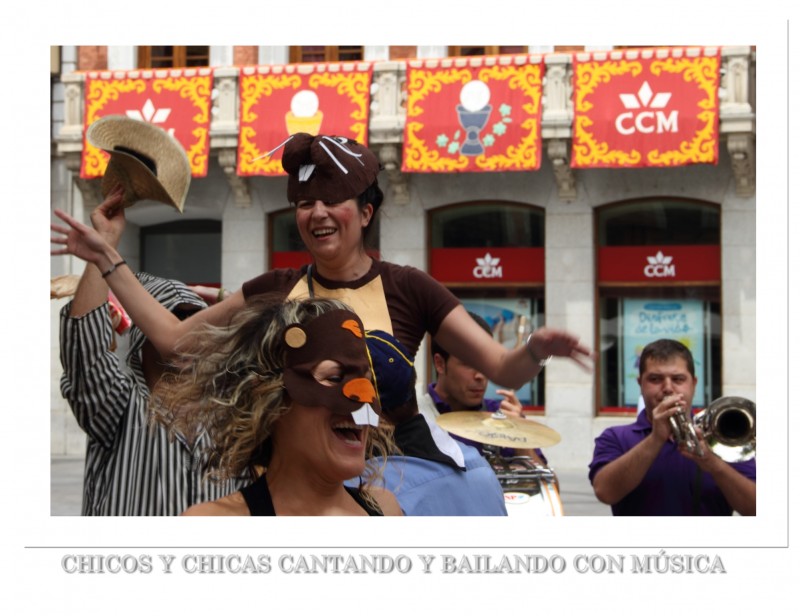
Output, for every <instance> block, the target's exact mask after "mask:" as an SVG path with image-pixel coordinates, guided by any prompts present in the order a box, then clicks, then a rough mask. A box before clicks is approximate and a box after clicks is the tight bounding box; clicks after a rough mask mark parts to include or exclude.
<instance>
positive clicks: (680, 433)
mask: <svg viewBox="0 0 800 616" xmlns="http://www.w3.org/2000/svg"><path fill="white" fill-rule="evenodd" d="M669 423H670V426H671V427H672V435H673V437H674V438H675V442H676V443H678V444H681V443H686V447H687V448H688V449H689V451H693V452H696V453H698V454H699V455H702V449H700V439H698V438H697V433H696V432H695V430H694V427H695V426H696V427H698V428H700V432H701V433H702V435H703V438H704V439H705V440H706V443H708V447H709V449H711V451H713V452H714V453H715V454H716V455H718V456H719V457H720V458H722V459H723V460H725V461H726V462H745V461H746V460H750V459H751V458H753V457H754V456H755V455H756V405H755V402H753V401H752V400H748V399H747V398H740V397H737V396H723V397H722V398H717V399H716V400H714V401H713V402H711V404H709V405H708V408H706V409H703V410H702V411H700V412H699V413H698V414H697V415H695V416H694V418H693V420H692V421H691V422H690V421H689V420H687V419H686V416H685V414H684V413H678V414H677V415H673V416H672V417H670V418H669Z"/></svg>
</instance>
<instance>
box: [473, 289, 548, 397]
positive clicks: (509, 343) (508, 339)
mask: <svg viewBox="0 0 800 616" xmlns="http://www.w3.org/2000/svg"><path fill="white" fill-rule="evenodd" d="M461 303H462V304H463V305H464V308H466V309H467V310H468V311H469V312H474V313H475V314H477V315H478V316H479V317H483V319H484V320H486V322H487V323H488V324H489V327H491V328H492V335H493V337H494V339H495V340H497V341H498V342H499V343H500V344H502V345H504V346H505V347H507V348H509V349H514V348H517V347H519V346H522V345H523V344H524V343H525V340H527V338H528V334H530V333H531V329H532V328H536V327H538V324H537V323H536V322H534V323H531V319H532V318H534V319H535V315H531V300H530V299H526V298H520V299H462V300H461ZM497 389H498V388H497V385H495V384H494V383H492V382H490V383H489V386H488V387H487V388H486V397H487V398H499V397H500V396H498V395H497V394H496V393H495V392H496V391H497ZM501 389H502V388H501ZM516 393H517V398H519V401H520V402H522V404H524V405H529V404H531V385H530V384H526V385H524V386H523V387H522V388H521V389H519V390H517V392H516Z"/></svg>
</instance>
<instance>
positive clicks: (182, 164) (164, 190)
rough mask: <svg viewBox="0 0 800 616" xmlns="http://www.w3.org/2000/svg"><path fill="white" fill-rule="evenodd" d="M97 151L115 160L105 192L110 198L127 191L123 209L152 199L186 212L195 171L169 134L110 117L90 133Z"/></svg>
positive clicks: (103, 187) (108, 171) (105, 179)
mask: <svg viewBox="0 0 800 616" xmlns="http://www.w3.org/2000/svg"><path fill="white" fill-rule="evenodd" d="M86 139H87V140H88V141H89V143H91V144H92V145H93V146H94V147H96V148H99V149H101V150H104V151H106V152H108V154H109V155H110V156H111V158H110V159H109V161H108V167H107V168H106V172H105V174H104V175H103V180H102V183H101V190H102V192H103V196H107V195H108V194H109V193H110V192H111V191H112V190H113V189H114V187H115V186H117V185H121V186H123V187H124V190H125V196H124V198H123V202H122V203H123V207H129V206H131V205H133V204H134V203H136V202H137V201H140V200H143V199H150V200H153V201H158V202H160V203H166V204H167V205H171V206H172V207H174V208H175V209H177V210H178V211H179V212H183V204H184V201H185V200H186V195H187V193H188V192H189V182H190V181H191V177H192V170H191V167H190V166H189V160H188V158H187V157H186V151H185V150H184V149H183V146H182V145H181V144H180V143H179V142H178V141H177V140H176V139H175V138H174V137H172V136H171V135H170V134H169V133H167V132H166V131H165V130H163V129H161V128H159V127H157V126H155V125H153V124H150V123H148V122H142V121H140V120H133V119H131V118H127V117H125V116H116V115H112V116H106V117H103V118H100V119H99V120H97V121H96V122H94V123H93V124H92V125H91V126H89V129H88V130H87V131H86Z"/></svg>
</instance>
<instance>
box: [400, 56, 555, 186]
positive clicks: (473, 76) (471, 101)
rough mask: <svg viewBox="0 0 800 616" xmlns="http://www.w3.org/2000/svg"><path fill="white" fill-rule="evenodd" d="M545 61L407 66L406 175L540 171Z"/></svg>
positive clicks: (478, 59) (506, 58)
mask: <svg viewBox="0 0 800 616" xmlns="http://www.w3.org/2000/svg"><path fill="white" fill-rule="evenodd" d="M543 76H544V63H543V59H542V56H540V55H519V56H484V57H469V58H444V59H437V60H409V61H408V63H407V67H406V86H407V89H408V106H407V118H406V126H405V133H404V139H403V167H402V169H403V171H407V172H418V173H420V172H421V173H448V172H454V171H527V170H532V169H538V168H539V165H540V164H541V115H542V78H543Z"/></svg>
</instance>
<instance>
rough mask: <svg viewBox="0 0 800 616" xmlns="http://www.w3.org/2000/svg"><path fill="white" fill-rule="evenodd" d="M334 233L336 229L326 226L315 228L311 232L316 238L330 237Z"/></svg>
mask: <svg viewBox="0 0 800 616" xmlns="http://www.w3.org/2000/svg"><path fill="white" fill-rule="evenodd" d="M334 233H336V229H332V228H330V227H326V228H325V229H314V230H313V231H312V232H311V235H313V236H314V237H316V238H320V237H328V236H329V235H333V234H334Z"/></svg>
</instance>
